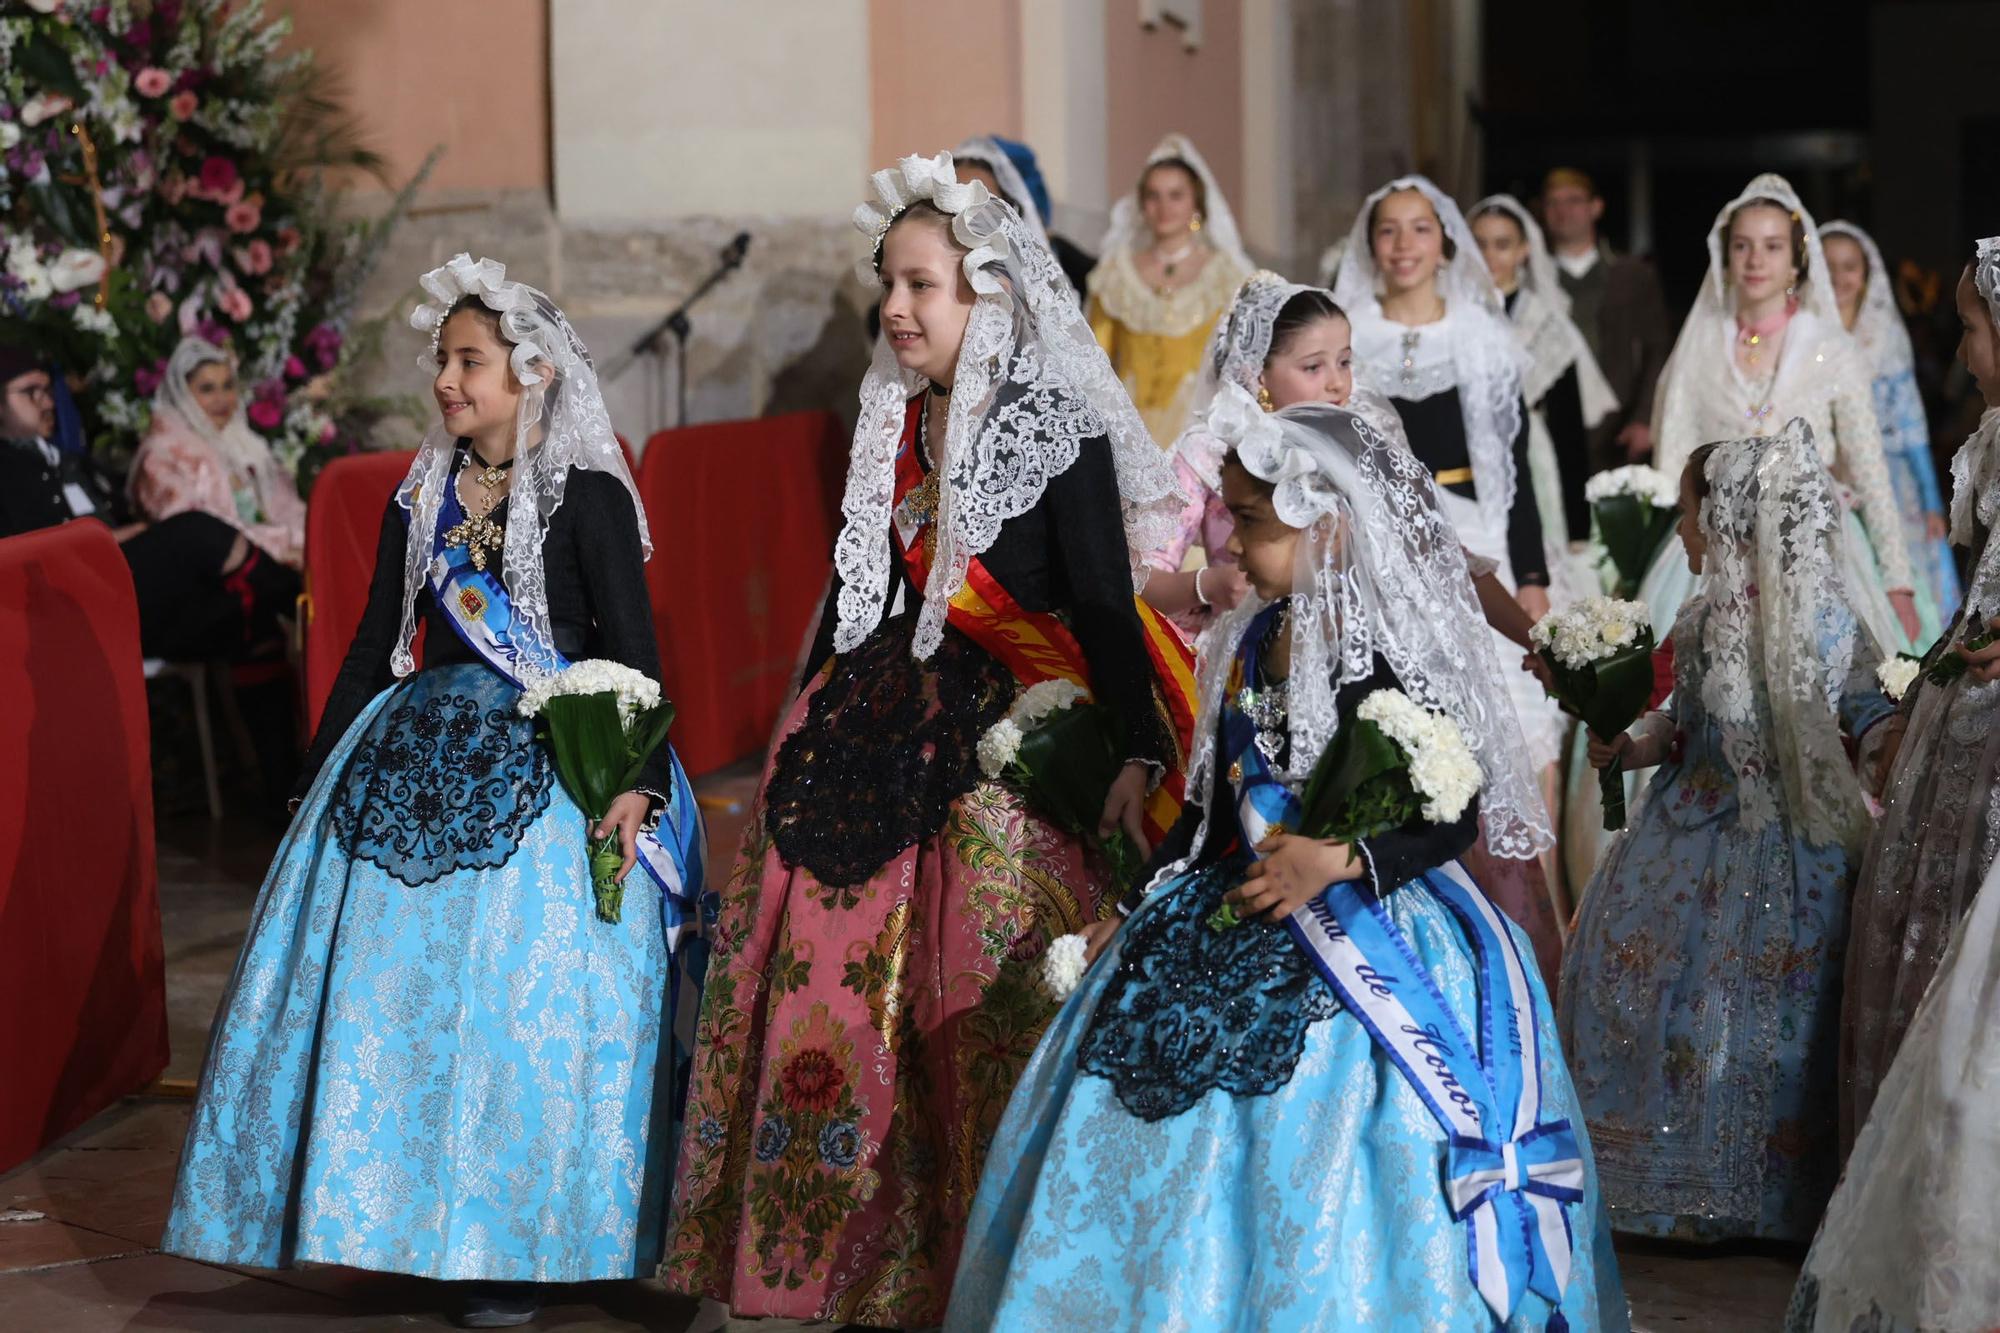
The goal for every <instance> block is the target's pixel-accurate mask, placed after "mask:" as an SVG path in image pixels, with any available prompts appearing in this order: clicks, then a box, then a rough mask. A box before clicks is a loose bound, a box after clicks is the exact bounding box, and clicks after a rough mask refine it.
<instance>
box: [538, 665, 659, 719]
mask: <svg viewBox="0 0 2000 1333" xmlns="http://www.w3.org/2000/svg"><path fill="white" fill-rule="evenodd" d="M566 694H615V695H617V696H618V720H619V721H621V722H623V723H625V724H626V725H627V726H630V725H631V722H632V719H633V718H635V717H637V716H638V715H639V714H640V713H643V712H645V711H646V710H647V709H649V708H657V707H659V704H660V683H659V682H658V681H656V680H653V679H652V678H650V677H649V676H647V675H646V674H645V673H644V672H641V671H634V670H633V669H632V668H631V667H628V666H625V665H624V664H623V663H619V662H609V661H606V660H604V659H603V658H598V657H593V658H587V659H585V660H584V661H581V662H575V663H572V664H571V665H569V666H567V667H565V668H563V669H562V670H561V671H558V672H556V673H555V674H554V675H552V676H538V677H536V678H535V679H533V680H531V681H529V682H528V688H527V689H525V690H523V691H521V700H520V702H519V703H517V704H515V705H514V710H515V711H516V712H517V713H519V714H520V715H521V716H522V717H539V716H541V712H542V708H543V707H544V706H545V705H546V704H547V703H548V701H549V700H551V699H554V698H557V697H558V696H561V695H566Z"/></svg>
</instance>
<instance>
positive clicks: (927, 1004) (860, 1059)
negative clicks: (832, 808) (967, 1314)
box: [661, 690, 1114, 1327]
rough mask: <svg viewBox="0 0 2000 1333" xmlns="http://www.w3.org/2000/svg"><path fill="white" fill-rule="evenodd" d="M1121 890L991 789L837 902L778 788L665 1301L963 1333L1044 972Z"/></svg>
mask: <svg viewBox="0 0 2000 1333" xmlns="http://www.w3.org/2000/svg"><path fill="white" fill-rule="evenodd" d="M812 697H813V691H811V690H808V691H807V692H805V693H804V694H802V695H801V696H800V697H799V699H798V701H797V702H796V703H794V705H793V707H792V711H791V714H790V716H789V717H788V719H787V722H786V730H787V732H788V733H790V732H792V731H795V730H796V729H797V728H798V727H799V726H800V725H801V723H802V721H803V720H804V718H805V716H806V714H807V711H808V710H809V708H810V706H811V702H812ZM771 782H772V774H771V772H770V771H769V770H768V769H767V771H766V773H765V775H764V785H765V787H766V788H767V789H768V788H769V786H770V784H771ZM822 799H829V800H830V799H834V798H832V797H830V796H829V797H823V798H822ZM1104 885H1105V879H1104V875H1103V871H1102V868H1101V866H1099V865H1098V864H1097V863H1096V861H1095V860H1094V859H1092V860H1088V861H1087V860H1086V858H1085V855H1084V853H1083V851H1082V849H1081V847H1080V846H1079V844H1078V843H1077V842H1076V840H1075V839H1073V838H1070V837H1068V836H1066V835H1064V834H1061V833H1059V832H1057V831H1056V830H1055V829H1053V828H1052V827H1050V826H1049V825H1048V824H1046V823H1044V822H1043V821H1042V820H1040V819H1038V818H1036V817H1035V816H1033V815H1031V814H1030V813H1028V812H1027V811H1026V809H1024V807H1023V806H1022V804H1021V803H1020V801H1019V800H1018V798H1016V797H1015V796H1013V795H1012V794H1011V793H1009V792H1008V791H1006V790H1005V789H1004V788H1002V787H999V786H997V785H995V784H992V783H985V782H982V783H979V784H977V785H976V786H975V787H974V788H973V789H972V790H971V791H970V792H969V793H968V794H966V795H963V796H960V797H959V798H958V799H956V800H955V801H953V802H952V803H951V805H950V808H949V810H948V812H947V815H946V818H945V821H944V825H943V828H942V829H941V830H940V831H939V832H938V833H936V834H935V835H933V836H929V837H926V838H924V839H922V840H921V841H919V842H917V843H916V844H915V845H913V846H910V847H908V848H906V849H904V850H903V851H902V852H901V853H900V854H898V855H896V856H894V857H892V858H891V859H890V860H889V861H888V863H887V864H885V865H883V866H882V867H881V869H880V870H879V871H878V872H877V873H876V874H875V876H874V877H873V878H872V879H870V880H869V881H867V882H866V883H864V884H861V885H858V886H853V887H849V888H844V889H834V888H828V887H827V886H825V885H822V884H821V883H820V882H819V881H818V880H817V879H816V878H815V877H814V876H813V875H812V873H811V872H810V871H807V870H804V869H792V868H789V867H787V866H786V865H785V864H784V861H783V860H782V858H781V857H780V856H779V855H778V853H777V850H776V849H775V847H774V846H773V845H772V841H771V836H770V833H769V831H768V829H767V826H766V820H765V817H764V795H763V793H762V792H760V793H759V796H758V800H757V804H756V806H755V808H753V810H752V813H751V818H750V823H749V826H748V828H747V829H746V831H745V834H744V843H743V849H742V852H741V854H740V856H739V857H738V860H737V863H736V869H735V872H734V874H733V875H732V877H731V880H730V883H729V885H728V887H727V888H726V889H725V890H724V891H723V908H722V914H721V918H720V921H719V923H718V927H717V934H716V939H715V952H714V955H713V958H712V962H711V964H710V967H709V973H708V983H707V988H706V991H705V993H704V996H703V1001H702V1015H701V1025H700V1029H699V1035H698V1050H697V1055H696V1060H695V1070H694V1082H693V1088H692V1091H691V1093H690V1097H689V1102H688V1108H687V1118H686V1125H687V1129H686V1132H685V1134H684V1136H683V1139H682V1145H681V1160H680V1171H679V1178H678V1183H677V1186H676V1203H675V1208H674V1212H673V1216H672V1219H671V1227H670V1232H669V1238H668V1243H667V1253H666V1260H665V1263H664V1264H663V1265H662V1267H661V1277H662V1278H663V1279H664V1280H665V1281H666V1283H667V1284H668V1285H669V1286H670V1287H673V1288H675V1289H676V1290H680V1291H685V1292H692V1293H698V1294H701V1295H705V1296H708V1297H711V1298H713V1299H716V1300H720V1301H725V1302H727V1303H728V1304H729V1306H730V1307H731V1308H732V1309H733V1310H734V1311H735V1312H736V1313H737V1314H740V1315H777V1316H782V1317H786V1318H792V1319H831V1320H851V1321H855V1322H860V1323H867V1324H875V1325H883V1326H889V1327H923V1326H926V1325H934V1324H936V1323H937V1322H938V1321H939V1320H940V1319H941V1318H943V1315H944V1308H945V1302H946V1300H947V1299H948V1298H949V1296H950V1289H951V1275H952V1271H953V1269H954V1268H955V1267H956V1265H957V1263H958V1251H959V1245H960V1241H961V1235H962V1229H963V1226H964V1219H965V1215H966V1211H967V1209H968V1208H969V1207H970V1206H971V1203H972V1195H973V1191H974V1189H975V1188H976V1186H977V1185H978V1182H979V1173H980V1169H981V1168H982V1166H983V1165H984V1163H985V1159H986V1146H987V1144H988V1142H989V1141H990V1140H991V1138H992V1135H993V1130H994V1127H995V1126H996V1125H997V1124H998V1123H999V1120H1000V1115H1001V1112H1002V1111H1003V1110H1004V1109H1005V1107H1006V1104H1007V1097H1008V1094H1009V1093H1011V1092H1012V1091H1013V1087H1014V1080H1015V1078H1016V1077H1017V1076H1018V1075H1019V1073H1020V1071H1021V1068H1022V1066H1023V1065H1024V1064H1025V1063H1026V1062H1027V1059H1028V1056H1029V1053H1030V1052H1031V1051H1032V1050H1033V1049H1034V1047H1035V1043H1036V1041H1037V1040H1039V1038H1040V1037H1041V1034H1042V1030H1043V1028H1044V1027H1045V1026H1046V1025H1047V1023H1048V1021H1049V1019H1050V1017H1051V1016H1052V1015H1053V1014H1054V1013H1055V1009H1056V1005H1055V1002H1054V1001H1053V1000H1051V999H1050V998H1049V997H1048V995H1047V994H1046V993H1045V992H1044V991H1043V990H1041V989H1040V987H1039V984H1038V981H1037V969H1038V966H1039V963H1040V959H1041V956H1042V954H1043V953H1044V952H1045V951H1046V950H1047V948H1048V945H1049V942H1050V941H1051V940H1053V939H1055V938H1057V937H1059V936H1062V935H1065V934H1071V933H1073V932H1075V931H1077V930H1079V929H1081V928H1082V926H1083V925H1084V924H1085V923H1087V922H1089V921H1092V920H1095V919H1097V918H1099V917H1102V916H1105V915H1109V914H1110V913H1111V912H1112V911H1113V910H1114V907H1113V899H1112V895H1111V894H1110V893H1109V892H1108V891H1107V890H1104V889H1103V886H1104Z"/></svg>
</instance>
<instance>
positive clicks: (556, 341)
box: [390, 254, 653, 676]
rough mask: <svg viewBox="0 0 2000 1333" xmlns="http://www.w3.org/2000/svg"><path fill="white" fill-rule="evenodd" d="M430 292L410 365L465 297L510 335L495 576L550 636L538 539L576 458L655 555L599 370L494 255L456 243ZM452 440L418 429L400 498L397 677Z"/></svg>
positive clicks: (428, 366) (551, 306) (550, 307)
mask: <svg viewBox="0 0 2000 1333" xmlns="http://www.w3.org/2000/svg"><path fill="white" fill-rule="evenodd" d="M421 282H422V284H423V288H424V291H425V292H427V293H428V294H429V295H430V297H431V299H430V300H429V301H427V302H425V303H424V304H422V305H420V306H418V307H417V308H416V309H415V310H413V311H411V312H410V327H411V328H413V329H415V330H416V331H417V332H419V333H421V334H424V335H425V336H426V337H428V338H429V340H430V343H429V346H428V347H426V348H425V350H424V351H423V352H421V353H419V354H418V356H417V365H418V367H419V368H421V369H422V370H424V371H425V372H426V373H428V374H431V375H435V374H436V373H437V342H438V335H439V334H440V333H442V332H443V329H444V320H445V316H446V315H447V314H448V313H449V312H450V310H451V308H452V306H454V305H455V304H457V303H458V301H459V300H460V299H462V298H464V297H472V298H474V299H476V300H477V301H478V302H479V303H480V304H481V305H483V306H485V307H486V308H487V309H488V310H492V311H494V312H496V313H497V314H498V315H499V316H500V334H501V337H502V338H503V339H504V340H505V341H506V342H507V343H509V344H510V345H511V348H512V350H511V351H510V352H509V354H508V362H509V364H510V365H511V366H512V367H513V370H514V377H515V378H516V379H517V380H519V381H520V382H521V384H522V386H523V388H524V389H525V390H526V392H524V393H523V394H522V395H521V406H520V411H519V413H518V414H517V416H516V418H515V424H514V451H515V452H514V457H515V460H516V461H515V463H514V468H513V472H514V480H513V484H512V486H511V487H510V488H509V490H508V493H507V529H506V540H505V543H504V545H503V547H502V564H501V569H502V577H503V580H504V582H505V583H506V585H507V592H508V594H509V596H510V597H511V599H512V600H513V603H514V610H515V612H516V613H517V614H518V615H519V616H520V617H521V618H522V619H523V620H524V621H525V622H526V623H527V624H528V626H529V627H530V629H531V630H532V631H533V632H535V633H537V634H539V635H541V636H542V637H543V638H544V639H545V640H547V641H549V642H553V641H554V637H553V634H552V632H551V630H550V626H549V590H548V582H547V579H546V577H545V575H544V573H543V569H542V542H543V540H544V539H545V538H546V537H547V536H548V531H549V520H550V519H551V518H553V517H554V516H555V512H556V510H557V509H559V508H561V507H562V502H563V492H564V489H565V488H566V487H567V485H568V483H569V473H570V469H571V468H583V469H586V470H589V471H592V472H608V473H610V474H611V475H612V476H614V477H616V478H617V479H618V481H619V483H620V484H621V485H622V486H624V487H625V490H626V493H627V494H629V495H630V496H631V497H632V513H633V517H634V518H635V519H636V520H637V521H638V524H639V545H640V548H641V549H642V550H643V551H644V553H645V555H646V558H648V559H651V558H652V554H653V541H652V537H651V535H650V534H649V533H648V531H647V529H646V511H645V508H644V507H643V506H642V505H641V504H640V503H639V490H638V487H636V486H634V485H633V484H632V473H631V470H630V469H628V468H627V467H626V466H625V451H624V450H623V449H621V448H619V447H618V437H617V435H615V434H614V433H613V432H612V429H611V414H610V413H609V412H608V411H607V410H606V409H605V406H604V395H603V393H602V392H600V391H599V389H598V385H597V371H596V369H595V368H594V367H593V366H592V365H591V361H590V353H589V352H588V351H587V350H586V349H585V348H584V345H583V341H582V339H580V338H578V337H577V336H576V330H575V329H573V328H571V327H570V323H569V321H568V320H567V319H565V318H564V317H563V313H562V311H560V310H558V309H556V305H555V302H553V301H551V300H550V299H549V298H548V296H547V295H546V294H544V293H542V292H539V291H537V290H536V289H535V288H533V287H530V286H528V285H526V284H525V283H519V282H509V281H507V267H506V265H504V264H501V263H498V262H496V261H494V260H491V259H479V260H475V259H473V258H472V256H470V255H466V254H461V255H458V256H456V257H455V258H453V259H452V261H451V262H450V263H448V264H445V265H443V266H442V267H440V268H434V269H432V270H431V271H430V272H428V273H426V274H424V276H423V278H422V279H421ZM457 443H458V442H457V440H456V439H455V438H454V437H453V435H452V434H451V432H450V431H448V430H446V429H445V427H444V426H443V425H436V426H433V427H431V428H430V430H429V431H428V432H427V433H426V434H425V435H424V440H423V443H422V444H421V445H419V446H418V448H417V457H416V461H415V462H413V463H411V464H410V471H409V473H408V475H406V476H405V477H404V478H403V484H402V485H401V486H399V487H398V488H397V489H396V500H397V502H398V503H399V504H401V505H402V506H403V507H404V509H406V510H408V511H409V514H410V531H409V540H408V542H407V543H406V545H405V550H404V556H403V621H402V626H401V628H400V630H399V631H398V633H397V637H396V649H395V652H394V654H393V655H392V656H391V658H390V665H391V666H392V668H393V669H394V670H395V673H396V674H397V675H398V676H407V675H409V674H410V673H411V672H413V671H415V670H416V662H415V660H414V658H413V657H412V656H411V653H410V641H411V639H412V638H413V637H414V636H415V634H416V608H417V598H418V595H419V594H420V593H421V592H422V590H423V588H424V586H425V583H426V581H427V579H428V577H429V571H430V564H431V541H432V537H433V535H434V534H435V533H436V532H437V523H438V514H439V513H440V512H441V510H442V509H443V506H444V495H445V487H446V486H448V485H451V484H452V474H451V460H452V455H453V453H454V452H455V450H456V447H457Z"/></svg>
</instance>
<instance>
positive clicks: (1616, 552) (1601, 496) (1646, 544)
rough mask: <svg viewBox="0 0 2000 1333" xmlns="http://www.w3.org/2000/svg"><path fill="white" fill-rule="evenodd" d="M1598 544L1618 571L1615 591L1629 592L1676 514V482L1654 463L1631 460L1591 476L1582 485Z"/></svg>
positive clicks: (1623, 594)
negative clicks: (1651, 464) (1633, 461)
mask: <svg viewBox="0 0 2000 1333" xmlns="http://www.w3.org/2000/svg"><path fill="white" fill-rule="evenodd" d="M1583 496H1584V499H1586V500H1587V501H1589V502H1590V514H1591V520H1592V526H1593V527H1594V528H1595V529H1596V536H1597V544H1598V545H1599V546H1601V547H1603V548H1604V553H1605V555H1606V556H1608V557H1609V558H1610V561H1611V567H1612V569H1613V570H1614V571H1615V573H1616V575H1617V584H1618V588H1617V591H1618V595H1619V596H1620V597H1630V596H1632V595H1633V594H1635V593H1636V592H1638V590H1639V583H1640V581H1641V580H1642V579H1644V578H1645V577H1646V570H1647V569H1648V568H1650V567H1651V566H1652V563H1653V557H1654V556H1656V555H1658V554H1659V553H1660V547H1661V545H1662V544H1664V543H1665V541H1666V540H1667V536H1668V534H1670V533H1671V532H1673V530H1674V524H1675V523H1676V522H1677V521H1678V520H1679V518H1680V502H1681V495H1680V484H1679V483H1678V482H1677V481H1676V480H1675V479H1674V478H1672V477H1669V476H1668V475H1667V474H1666V473H1664V472H1662V471H1660V470H1659V469H1658V468H1656V467H1649V466H1647V465H1646V464H1644V463H1635V464H1633V465H1631V466H1630V467H1616V468H1611V469H1610V470H1608V471H1605V472H1600V473H1598V474H1597V475H1596V476H1594V477H1592V478H1591V479H1590V480H1589V481H1588V482H1587V483H1585V485H1584V488H1583Z"/></svg>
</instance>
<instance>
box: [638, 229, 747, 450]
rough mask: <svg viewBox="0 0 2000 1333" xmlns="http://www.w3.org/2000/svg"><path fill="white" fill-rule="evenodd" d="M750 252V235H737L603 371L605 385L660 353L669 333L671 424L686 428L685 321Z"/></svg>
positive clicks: (688, 327) (687, 327) (687, 324)
mask: <svg viewBox="0 0 2000 1333" xmlns="http://www.w3.org/2000/svg"><path fill="white" fill-rule="evenodd" d="M749 249H750V233H749V232H747V231H741V232H738V233H736V238H735V239H734V240H732V241H731V242H730V243H729V244H728V245H727V246H725V247H724V248H723V251H722V258H721V261H720V262H719V263H718V264H717V265H716V266H715V269H714V271H713V272H711V273H710V274H709V275H708V276H707V277H706V278H703V279H702V280H701V285H700V286H698V287H696V288H695V289H694V290H693V291H691V292H689V293H688V294H687V296H686V297H684V298H683V299H682V301H681V303H680V304H679V305H677V306H675V307H674V308H673V309H672V310H671V311H669V312H668V313H667V315H666V317H665V318H663V319H661V320H660V322H659V323H657V324H655V325H654V326H653V327H652V328H650V329H648V330H646V332H645V333H644V334H642V335H641V336H640V338H639V340H638V341H637V342H635V343H633V344H632V345H631V346H630V347H629V348H627V349H626V350H625V353H624V354H623V355H622V356H620V357H619V358H618V359H617V360H616V361H614V362H612V363H611V365H610V366H608V367H607V368H606V370H605V374H604V379H605V382H606V383H609V382H611V381H612V380H615V379H617V378H618V377H619V376H620V375H623V374H624V373H625V372H626V371H627V370H630V369H631V368H632V364H633V363H634V362H635V361H637V360H638V359H639V358H640V357H642V356H651V355H655V354H657V353H658V352H659V350H660V340H661V339H662V338H664V337H666V336H667V335H669V334H671V335H672V336H673V340H674V425H675V426H685V425H686V424H687V343H688V334H689V333H691V332H692V331H693V328H694V325H693V323H692V322H691V321H690V320H689V319H688V311H690V310H692V309H693V308H694V306H695V303H696V302H698V301H700V300H701V298H702V297H704V296H707V295H708V294H709V293H710V292H711V291H714V290H715V288H716V287H717V285H719V284H720V283H721V282H722V280H723V279H724V278H726V277H728V276H729V275H730V274H731V273H734V272H735V271H736V270H737V269H739V268H741V267H742V266H743V256H744V255H745V254H746V253H748V251H749Z"/></svg>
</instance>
